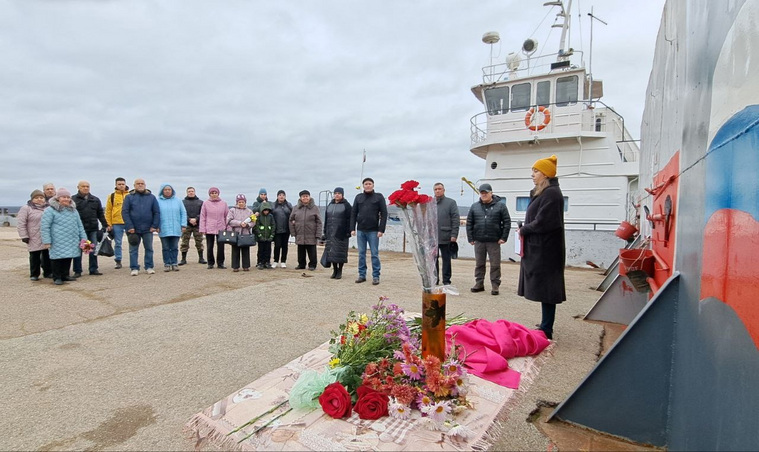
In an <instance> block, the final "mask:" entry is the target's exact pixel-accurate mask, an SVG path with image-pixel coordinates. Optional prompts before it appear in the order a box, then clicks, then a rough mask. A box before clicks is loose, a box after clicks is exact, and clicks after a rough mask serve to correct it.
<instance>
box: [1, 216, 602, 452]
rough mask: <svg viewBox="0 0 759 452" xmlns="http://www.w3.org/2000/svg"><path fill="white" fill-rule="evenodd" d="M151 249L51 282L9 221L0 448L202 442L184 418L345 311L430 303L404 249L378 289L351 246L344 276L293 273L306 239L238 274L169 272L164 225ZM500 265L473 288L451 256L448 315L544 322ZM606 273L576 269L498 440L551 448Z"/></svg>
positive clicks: (414, 308) (467, 265)
mask: <svg viewBox="0 0 759 452" xmlns="http://www.w3.org/2000/svg"><path fill="white" fill-rule="evenodd" d="M155 249H156V255H155V262H156V270H157V272H156V274H155V275H147V274H145V273H144V272H143V273H141V274H140V275H139V276H135V277H131V276H129V269H128V266H126V267H125V268H123V269H120V270H115V269H114V268H113V267H114V265H113V264H114V262H113V259H112V258H100V271H101V272H103V273H104V275H103V276H90V275H87V274H85V276H83V277H81V278H80V279H78V280H77V281H75V282H71V283H67V284H65V285H63V286H55V285H53V284H52V282H51V280H41V281H37V282H32V281H30V280H29V274H28V253H27V251H26V246H25V245H24V244H23V243H22V242H21V241H20V240H19V239H18V237H17V235H16V231H15V229H14V228H0V312H2V322H0V400H2V401H3V403H2V404H0V419H2V422H3V423H4V425H5V426H6V428H5V429H4V434H3V435H0V449H1V450H83V449H87V450H191V449H193V448H194V443H193V442H192V441H191V440H190V439H189V438H188V437H187V436H186V434H185V433H184V432H183V431H182V430H183V427H184V425H185V423H186V422H187V420H188V419H189V418H190V417H191V416H192V415H193V414H195V413H197V412H199V411H201V410H202V409H204V408H206V407H208V406H209V405H211V404H212V403H214V402H216V401H217V400H219V399H221V398H223V397H225V396H227V395H228V394H230V393H232V392H234V391H236V390H238V389H239V388H241V387H243V386H245V385H246V384H248V383H250V382H251V381H253V380H255V379H256V378H258V377H259V376H261V375H263V374H265V373H266V372H268V371H270V370H272V369H275V368H277V367H279V366H282V365H284V364H285V363H287V362H289V361H290V360H292V359H294V358H296V357H298V356H300V355H302V354H303V353H305V352H307V351H309V350H311V349H313V348H315V347H317V346H318V345H319V344H321V343H323V342H325V341H326V340H328V339H329V338H330V331H331V330H333V329H336V328H337V326H338V325H339V324H340V323H341V322H342V320H343V319H344V318H345V316H346V314H347V313H348V311H351V310H355V311H359V312H365V311H368V310H370V307H371V305H372V304H374V303H375V302H376V301H377V300H378V298H379V297H380V296H388V297H389V298H390V300H391V302H393V303H396V304H398V305H400V306H401V307H403V308H404V309H406V311H408V312H418V311H419V310H420V304H421V290H420V287H421V285H420V281H419V276H418V274H417V273H416V267H415V265H414V263H413V259H412V257H411V255H408V254H400V253H392V252H382V253H380V257H381V260H382V278H381V283H380V284H379V285H377V286H373V285H371V283H370V282H367V283H363V284H355V283H354V279H355V277H356V262H357V256H356V251H355V250H351V253H350V256H349V263H348V264H346V267H345V270H344V277H343V279H342V280H333V279H330V278H329V275H330V272H331V270H329V269H324V268H321V267H320V268H318V269H317V270H316V271H314V272H309V271H306V272H304V271H302V270H300V271H298V270H295V269H294V267H295V265H296V263H295V261H296V249H295V246H294V245H291V246H290V254H289V262H288V265H289V268H287V269H281V268H278V269H276V270H257V269H255V268H253V269H252V270H251V271H250V272H239V273H233V272H232V271H231V270H230V269H227V270H219V269H213V270H209V269H207V268H206V266H205V265H200V264H198V263H197V253H195V251H194V250H191V252H190V257H191V259H190V260H189V262H190V263H189V264H188V265H185V266H183V267H180V268H181V271H179V272H171V273H164V272H163V271H162V268H161V267H162V261H161V253H160V242H159V241H158V238H157V237H156V239H155ZM319 252H321V249H320V250H319ZM252 258H253V259H255V256H253V257H252ZM86 259H87V258H86V257H85V264H86V262H87V260H86ZM126 261H128V258H127V259H126V260H125V264H126V263H127V262H126ZM229 263H230V259H229V256H227V265H229ZM502 271H503V275H502V280H503V283H502V285H501V292H500V295H498V296H492V295H490V292H489V291H486V292H481V293H476V294H474V293H470V292H469V287H471V285H472V284H473V272H474V262H473V261H472V260H464V259H459V260H454V261H453V283H454V285H455V286H457V287H458V288H459V290H460V291H461V294H460V295H458V296H452V295H449V296H448V301H447V312H448V315H449V316H451V315H455V314H459V313H463V314H464V315H466V316H467V317H471V318H485V319H488V320H496V319H500V318H503V319H507V320H509V321H513V322H518V323H521V324H523V325H526V326H533V325H535V324H536V323H538V322H539V320H540V305H539V304H538V303H535V302H530V301H527V300H524V299H522V298H521V297H518V296H517V295H516V282H517V277H518V273H519V267H518V265H517V264H513V263H504V264H503V265H502ZM601 280H602V276H601V275H600V273H599V271H598V270H592V269H568V270H567V272H566V281H567V282H566V284H567V294H568V301H567V302H565V303H564V304H562V305H560V306H559V307H558V309H557V317H556V326H555V333H554V339H555V340H556V343H557V344H556V347H554V349H553V354H552V357H551V358H550V359H549V360H548V361H547V362H546V364H545V365H544V366H543V367H542V370H541V372H540V374H539V375H538V377H537V379H536V380H535V382H534V383H533V384H532V386H530V389H529V390H528V391H527V392H526V393H525V394H524V395H523V396H522V397H521V398H520V399H519V403H518V404H517V405H515V406H514V407H513V408H512V409H511V411H510V412H508V413H504V414H505V416H504V419H503V422H502V424H501V433H502V434H501V436H500V439H499V440H498V441H497V442H496V443H495V444H494V446H493V449H497V450H546V449H548V448H549V447H552V446H551V444H552V443H551V441H550V439H549V438H547V437H545V436H544V435H543V434H542V433H540V431H539V430H538V429H537V428H536V427H535V425H533V424H531V423H530V422H528V420H527V419H528V417H530V413H532V412H533V411H534V410H535V409H536V407H537V406H538V405H542V404H544V403H549V404H551V403H558V402H560V401H562V400H563V399H564V398H565V397H566V396H567V395H568V394H569V393H570V392H571V391H572V390H573V389H574V388H575V387H576V385H577V384H578V383H579V382H580V381H581V380H582V378H583V377H584V376H585V375H586V374H587V373H588V371H589V370H590V369H591V368H592V366H593V365H594V364H595V362H596V361H597V358H598V355H599V353H600V351H601V337H602V332H603V328H602V327H601V326H599V325H596V324H592V323H588V322H585V321H583V320H582V317H583V316H584V314H585V313H586V312H587V311H588V310H589V309H590V307H592V306H593V304H594V303H595V302H596V300H597V299H598V297H599V295H600V293H599V292H596V291H595V290H593V289H592V288H593V287H595V286H597V285H598V284H599V283H600V281H601Z"/></svg>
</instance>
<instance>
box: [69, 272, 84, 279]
mask: <svg viewBox="0 0 759 452" xmlns="http://www.w3.org/2000/svg"><path fill="white" fill-rule="evenodd" d="M80 276H82V274H81V273H74V274H73V275H71V277H72V278H74V279H76V278H78V277H80Z"/></svg>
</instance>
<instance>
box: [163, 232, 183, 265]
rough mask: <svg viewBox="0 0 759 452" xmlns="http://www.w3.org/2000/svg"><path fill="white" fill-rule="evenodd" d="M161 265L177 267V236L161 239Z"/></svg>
mask: <svg viewBox="0 0 759 452" xmlns="http://www.w3.org/2000/svg"><path fill="white" fill-rule="evenodd" d="M161 256H163V265H164V266H166V265H177V264H178V263H179V260H178V259H177V258H178V257H179V236H168V237H161Z"/></svg>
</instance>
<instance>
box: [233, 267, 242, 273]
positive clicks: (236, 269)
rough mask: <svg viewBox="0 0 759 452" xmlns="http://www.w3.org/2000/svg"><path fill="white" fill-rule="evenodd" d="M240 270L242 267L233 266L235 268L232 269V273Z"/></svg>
mask: <svg viewBox="0 0 759 452" xmlns="http://www.w3.org/2000/svg"><path fill="white" fill-rule="evenodd" d="M239 271H240V269H239V268H233V269H232V273H237V272H239Z"/></svg>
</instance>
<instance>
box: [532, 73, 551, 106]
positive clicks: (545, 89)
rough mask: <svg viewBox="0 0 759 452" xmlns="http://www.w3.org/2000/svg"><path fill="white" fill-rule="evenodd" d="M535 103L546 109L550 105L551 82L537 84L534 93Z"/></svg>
mask: <svg viewBox="0 0 759 452" xmlns="http://www.w3.org/2000/svg"><path fill="white" fill-rule="evenodd" d="M535 95H536V96H535V97H536V98H537V103H538V105H539V106H541V107H547V106H548V104H550V103H551V82H549V81H548V80H546V81H544V82H538V88H537V90H536V92H535Z"/></svg>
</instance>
